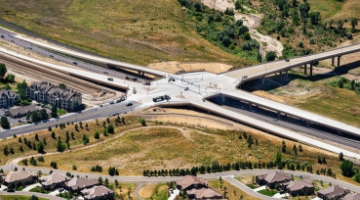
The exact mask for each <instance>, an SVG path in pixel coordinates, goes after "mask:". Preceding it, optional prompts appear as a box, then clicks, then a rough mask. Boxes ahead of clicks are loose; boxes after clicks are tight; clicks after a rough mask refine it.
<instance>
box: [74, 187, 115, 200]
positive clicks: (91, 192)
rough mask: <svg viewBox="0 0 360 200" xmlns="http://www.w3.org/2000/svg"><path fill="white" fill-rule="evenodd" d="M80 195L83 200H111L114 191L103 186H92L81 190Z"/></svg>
mask: <svg viewBox="0 0 360 200" xmlns="http://www.w3.org/2000/svg"><path fill="white" fill-rule="evenodd" d="M81 195H82V197H84V199H85V200H92V199H94V200H95V199H96V200H113V199H114V191H112V190H110V189H108V188H106V187H104V186H94V187H92V188H89V189H84V190H81Z"/></svg>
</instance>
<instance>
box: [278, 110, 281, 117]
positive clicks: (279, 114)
mask: <svg viewBox="0 0 360 200" xmlns="http://www.w3.org/2000/svg"><path fill="white" fill-rule="evenodd" d="M277 114H278V118H279V119H280V118H281V113H280V112H279V111H278V112H277Z"/></svg>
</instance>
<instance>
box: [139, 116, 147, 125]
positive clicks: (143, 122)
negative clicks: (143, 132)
mask: <svg viewBox="0 0 360 200" xmlns="http://www.w3.org/2000/svg"><path fill="white" fill-rule="evenodd" d="M140 123H141V125H142V126H146V121H145V119H144V118H142V119H141V120H140Z"/></svg>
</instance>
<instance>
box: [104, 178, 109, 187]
mask: <svg viewBox="0 0 360 200" xmlns="http://www.w3.org/2000/svg"><path fill="white" fill-rule="evenodd" d="M104 185H105V186H108V185H109V179H107V178H105V182H104Z"/></svg>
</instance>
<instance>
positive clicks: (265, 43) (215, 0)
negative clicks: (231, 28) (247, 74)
mask: <svg viewBox="0 0 360 200" xmlns="http://www.w3.org/2000/svg"><path fill="white" fill-rule="evenodd" d="M203 3H204V5H206V6H208V7H210V8H214V9H216V10H220V11H225V10H226V8H234V9H235V6H234V3H233V2H229V1H227V0H203ZM235 19H236V20H239V19H242V20H243V21H244V24H245V25H246V26H247V27H248V28H249V32H250V35H251V37H252V38H253V39H254V40H256V41H258V42H259V44H260V50H259V51H260V54H261V55H262V57H265V54H266V52H268V51H275V52H276V54H277V56H282V50H283V49H284V47H283V45H282V44H281V43H280V42H279V41H277V40H276V39H274V38H272V37H270V36H267V35H263V34H261V33H259V32H258V31H257V30H256V29H255V28H256V27H258V26H259V25H260V17H259V16H256V15H248V14H243V13H239V12H237V11H236V12H235Z"/></svg>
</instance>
